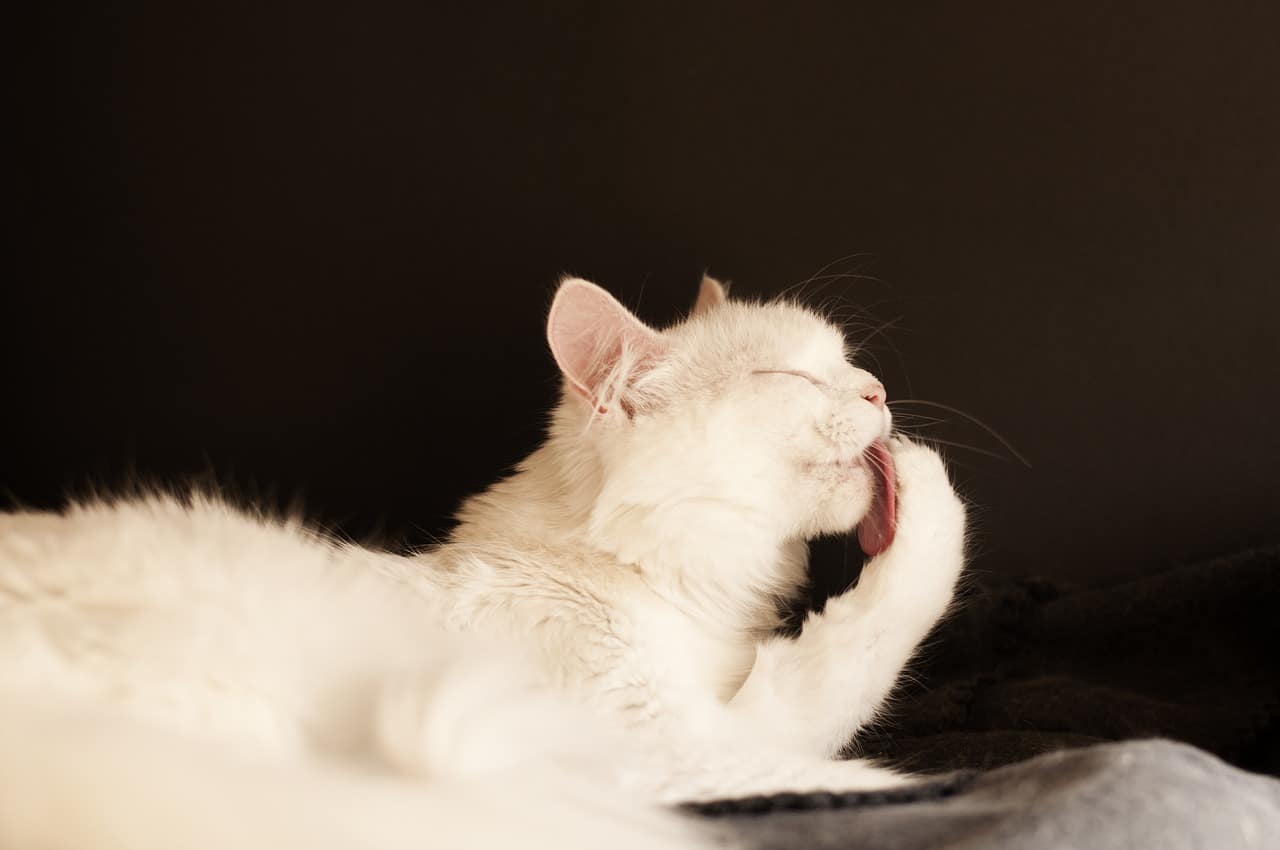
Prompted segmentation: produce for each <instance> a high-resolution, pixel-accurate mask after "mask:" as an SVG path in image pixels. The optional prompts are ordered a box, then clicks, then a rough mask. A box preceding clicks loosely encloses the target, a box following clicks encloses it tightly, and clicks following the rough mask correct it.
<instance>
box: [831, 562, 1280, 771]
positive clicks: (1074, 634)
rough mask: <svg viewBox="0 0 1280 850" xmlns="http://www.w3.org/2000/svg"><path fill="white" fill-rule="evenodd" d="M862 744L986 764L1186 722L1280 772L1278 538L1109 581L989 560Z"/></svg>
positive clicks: (862, 749) (912, 763) (865, 750)
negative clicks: (1048, 576) (1010, 569)
mask: <svg viewBox="0 0 1280 850" xmlns="http://www.w3.org/2000/svg"><path fill="white" fill-rule="evenodd" d="M927 643H928V646H927V648H926V649H925V650H924V651H923V652H922V653H921V658H920V660H919V661H918V662H917V663H916V664H914V665H913V667H912V672H913V676H912V677H911V679H910V681H909V682H908V683H906V684H904V686H903V687H902V688H901V689H900V690H899V692H898V693H897V694H896V696H895V700H894V702H893V705H892V706H891V709H890V711H889V712H888V713H887V717H886V719H885V720H884V721H883V722H881V723H880V724H878V726H876V727H874V728H872V729H869V730H867V731H866V732H864V733H863V734H862V735H861V736H860V738H859V740H858V742H857V745H856V747H854V748H851V753H861V754H862V755H865V756H869V757H874V758H877V759H880V760H882V761H887V762H889V763H892V764H896V765H899V766H901V767H903V768H906V769H909V770H914V771H925V772H930V771H940V770H956V769H965V768H968V769H987V768H992V767H997V766H1000V765H1003V764H1010V763H1012V762H1016V761H1020V760H1023V759H1026V758H1030V757H1031V756H1034V755H1038V754H1040V753H1044V752H1049V751H1052V750H1057V749H1061V748H1063V747H1075V746H1082V745H1087V744H1091V743H1100V742H1104V741H1119V740H1126V739H1132V738H1153V737H1160V738H1173V739H1176V740H1180V741H1185V742H1187V743H1190V744H1194V745H1195V746H1197V747H1200V748H1201V749H1204V750H1208V751H1209V752H1212V753H1214V754H1215V755H1218V756H1219V757H1221V758H1223V759H1225V760H1227V761H1229V762H1231V763H1232V764H1235V765H1237V766H1239V767H1243V768H1246V769H1248V770H1254V771H1259V772H1263V773H1270V774H1273V775H1280V652H1277V651H1276V647H1280V548H1268V549H1260V550H1251V551H1248V552H1243V553H1240V554H1238V555H1235V556H1232V557H1228V558H1219V559H1215V560H1211V561H1207V562H1204V563H1199V564H1191V565H1186V566H1180V567H1176V568H1173V569H1169V570H1166V571H1164V572H1161V573H1158V574H1156V575H1152V576H1148V577H1146V578H1142V579H1138V580H1136V581H1130V582H1125V583H1123V584H1118V585H1115V586H1113V587H1106V588H1088V589H1083V588H1074V587H1071V586H1070V585H1067V584H1064V583H1061V582H1055V581H1049V580H1043V579H1017V578H1009V577H1005V576H1000V575H993V574H990V573H985V574H984V573H982V572H981V571H976V572H974V573H973V574H971V575H970V576H969V577H968V579H967V580H966V583H965V586H964V588H963V589H962V591H961V593H960V599H959V604H958V605H957V608H956V610H955V612H954V613H953V614H952V616H951V617H949V618H948V619H947V620H946V621H945V622H944V623H943V625H942V626H941V627H940V628H939V629H938V630H937V632H935V633H934V635H933V636H932V637H931V638H930V639H929V641H928V642H927Z"/></svg>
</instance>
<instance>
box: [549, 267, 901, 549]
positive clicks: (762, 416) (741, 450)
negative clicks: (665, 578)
mask: <svg viewBox="0 0 1280 850" xmlns="http://www.w3.org/2000/svg"><path fill="white" fill-rule="evenodd" d="M547 338H548V341H549V343H550V346H551V351H552V353H553V354H554V356H555V359H556V362H557V364H558V365H559V366H560V370H561V372H562V374H563V376H564V393H563V397H562V399H561V402H560V405H559V407H558V408H557V411H556V414H555V418H554V425H553V429H554V435H555V439H556V440H557V442H558V443H560V444H561V445H564V446H566V447H567V448H568V452H567V453H566V455H565V463H566V465H568V466H569V467H570V468H568V469H566V470H565V471H564V472H565V474H566V475H568V476H571V477H572V476H590V477H591V478H592V480H593V481H594V484H593V487H592V491H593V492H594V493H595V496H594V504H593V505H591V507H590V511H591V519H590V521H591V524H592V526H593V528H595V529H597V530H600V531H601V532H602V533H603V532H606V531H608V530H609V529H611V528H612V529H615V530H616V529H619V528H621V529H630V530H631V532H632V533H643V534H647V535H651V536H652V535H671V536H673V537H680V536H684V535H688V534H693V533H697V531H698V529H699V528H702V529H705V530H706V531H707V532H712V533H714V532H715V531H717V530H722V531H724V532H729V533H732V531H733V529H734V528H735V527H736V528H741V527H742V526H743V523H744V520H745V521H746V522H748V523H750V524H751V526H752V528H753V529H755V530H756V531H759V532H761V533H763V534H766V535H767V536H769V537H773V538H776V539H779V540H782V539H795V538H799V537H803V538H810V537H814V536H816V535H818V534H823V533H839V532H845V531H848V530H850V529H851V528H853V527H854V526H855V525H858V524H859V523H860V522H863V520H864V518H866V520H867V521H866V523H864V528H861V529H860V536H861V537H862V538H863V543H864V548H869V549H872V550H875V549H879V548H883V547H884V546H887V545H888V541H889V540H890V539H892V527H893V493H892V489H893V472H892V459H891V458H890V457H889V454H888V452H887V450H885V444H884V440H885V439H886V438H887V437H888V435H889V432H890V429H891V426H892V419H891V416H890V413H889V410H888V407H887V406H886V404H885V390H884V387H883V386H882V385H881V383H880V381H879V380H877V379H876V378H875V376H873V375H872V374H870V373H869V372H867V371H865V370H863V369H860V368H858V367H857V366H855V365H853V364H852V363H851V362H850V350H849V347H848V344H847V341H846V340H845V337H844V334H843V332H842V331H841V330H840V328H838V327H836V326H835V325H833V324H831V323H830V322H828V321H827V320H825V319H823V318H822V317H821V316H820V315H818V314H817V313H815V312H813V311H812V310H809V309H807V308H805V307H803V306H800V305H798V304H795V303H791V302H787V301H774V302H768V303H753V302H745V301H737V300H731V299H729V298H727V297H726V293H725V289H724V287H723V286H722V285H721V284H719V283H717V282H716V281H715V280H712V279H710V278H706V279H704V280H703V282H702V286H701V289H700V292H699V295H698V299H697V303H696V304H695V306H694V309H693V310H692V312H691V313H690V315H689V316H688V318H686V319H685V320H684V321H681V322H679V323H677V324H675V325H673V326H672V327H669V328H665V329H661V330H658V329H654V328H651V327H649V326H647V325H646V324H644V323H643V322H642V321H640V319H638V318H637V317H636V316H635V315H633V314H632V313H631V312H630V311H629V310H627V309H626V308H625V307H623V306H622V304H620V303H619V302H618V301H617V300H616V299H614V298H613V297H612V296H611V295H609V294H608V293H607V292H605V291H604V290H603V289H601V288H600V287H598V286H596V285H594V284H592V283H588V282H587V281H584V280H580V279H568V280H565V281H563V282H562V283H561V285H560V288H559V291H558V292H557V293H556V296H555V300H554V302H553V304H552V306H551V312H550V315H549V317H548V321H547ZM886 489H887V490H888V492H885V491H886ZM877 491H879V497H878V500H877ZM886 499H887V505H886V504H884V500H886ZM873 504H874V505H877V506H878V507H877V508H876V509H873ZM886 513H887V515H881V514H886ZM876 523H880V524H881V525H883V526H884V527H882V528H874V527H872V526H874V525H875V524H876Z"/></svg>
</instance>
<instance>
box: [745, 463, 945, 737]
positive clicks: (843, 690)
mask: <svg viewBox="0 0 1280 850" xmlns="http://www.w3.org/2000/svg"><path fill="white" fill-rule="evenodd" d="M891 450H892V452H893V457H894V461H895V465H896V467H897V477H898V526H897V533H896V536H895V538H894V542H893V545H892V546H890V547H889V549H887V550H886V551H885V552H883V553H881V554H880V555H878V556H877V557H875V558H873V559H872V560H871V561H870V562H869V563H868V564H867V565H866V567H865V568H864V569H863V571H862V576H861V578H860V579H859V580H858V583H857V585H856V586H855V587H853V588H852V589H851V590H849V591H847V592H845V593H844V594H842V595H841V596H838V597H835V598H833V599H831V600H830V601H829V602H828V603H827V606H826V609H825V610H824V611H823V612H822V613H821V614H814V615H811V616H810V617H809V618H808V620H807V621H806V622H805V624H804V628H803V630H802V632H801V634H800V635H799V636H798V637H797V638H795V639H776V640H772V641H769V642H766V643H763V644H761V645H760V647H759V648H758V650H757V654H756V661H755V665H754V667H753V668H752V670H751V673H750V675H749V676H748V677H747V680H746V682H745V683H744V684H743V686H742V688H741V689H740V690H739V692H738V693H737V694H736V695H735V696H734V698H733V700H732V702H731V703H730V708H731V710H733V711H734V712H736V713H738V714H739V715H740V716H741V717H742V718H743V719H744V720H746V721H747V723H748V725H749V726H750V727H754V730H755V734H758V735H760V736H763V738H764V739H765V740H771V741H772V742H774V743H775V744H776V745H781V746H784V747H786V748H787V749H789V750H793V751H796V752H799V753H806V754H811V755H815V756H825V757H830V756H832V755H834V754H836V753H837V752H838V751H839V750H840V749H841V748H842V747H843V746H844V745H845V744H847V743H848V741H849V740H850V739H851V738H852V736H853V733H854V732H855V731H857V729H858V728H859V727H861V726H862V725H863V724H865V723H866V722H867V721H869V720H870V719H871V718H872V717H873V716H874V715H875V712H876V710H877V708H878V707H879V706H880V705H881V703H882V702H883V701H884V699H885V697H886V696H887V695H888V693H889V691H890V690H891V689H892V688H893V686H894V684H895V683H896V682H897V679H898V676H899V674H900V673H901V672H902V669H903V667H904V666H905V665H906V663H907V661H908V660H909V659H910V658H911V655H912V653H913V652H914V651H915V649H916V646H917V645H918V644H919V643H920V641H921V640H922V639H923V638H924V637H925V635H927V634H928V633H929V630H930V629H932V628H933V626H934V624H935V623H937V621H938V620H939V619H940V618H941V617H942V615H943V614H944V613H945V611H946V608H947V606H948V604H949V603H950V600H951V596H952V593H953V591H954V588H955V584H956V580H957V578H958V577H959V575H960V572H961V569H962V567H963V565H964V528H965V516H964V505H963V504H962V503H961V501H960V499H959V497H957V496H956V494H955V492H954V491H953V490H952V488H951V484H950V482H949V481H948V479H947V473H946V469H945V468H944V467H943V465H942V460H941V458H939V457H938V455H937V453H936V452H934V451H933V450H932V449H928V448H925V447H924V446H920V445H916V444H914V443H911V442H909V441H906V440H903V439H895V440H894V441H893V443H892V446H891Z"/></svg>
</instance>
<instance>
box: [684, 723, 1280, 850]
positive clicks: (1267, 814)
mask: <svg viewBox="0 0 1280 850" xmlns="http://www.w3.org/2000/svg"><path fill="white" fill-rule="evenodd" d="M707 821H708V823H709V824H710V825H711V826H712V827H713V828H714V829H717V830H722V831H723V832H724V834H726V837H727V838H728V840H729V841H730V842H731V843H734V844H738V845H740V846H742V847H745V848H751V850H783V848H787V850H793V848H804V850H810V848H812V850H819V849H820V848H841V850H850V848H868V850H870V848H876V850H923V848H1029V850H1058V849H1059V848H1061V849H1062V850H1066V848H1080V850H1110V848H1115V850H1121V848H1125V850H1128V848H1147V847H1150V848H1159V850H1181V848H1188V850H1189V849H1190V848H1212V849H1213V850H1230V848H1280V780H1276V779H1273V778H1270V777H1266V776H1261V775H1258V774H1253V773H1248V772H1245V771H1242V770H1238V769H1236V768H1234V767H1231V766H1230V765H1227V764H1225V763H1224V762H1222V761H1220V760H1218V759H1217V758H1216V757H1214V756H1212V755H1209V754H1208V753H1205V752H1203V751H1201V750H1197V749H1195V748H1193V747H1189V746H1187V745H1185V744H1177V743H1174V742H1171V741H1162V740H1155V741H1130V742H1126V743H1118V744H1104V745H1099V746H1093V747H1085V748H1082V749H1075V750H1067V751H1062V752H1054V753H1048V754H1046V755H1042V756H1039V757H1037V758H1034V759H1031V760H1029V761H1025V762H1020V763H1018V764H1013V765H1008V766H1006V767H1002V768H999V769H997V770H992V771H990V772H988V773H983V774H979V775H978V776H977V777H975V778H974V779H973V780H972V781H971V782H969V783H968V784H967V786H966V787H965V788H964V789H963V790H962V791H960V792H958V793H956V794H954V795H952V796H948V797H944V798H941V799H933V800H925V801H921V802H909V803H880V804H864V805H855V806H852V807H849V808H840V809H829V810H822V811H815V810H809V811H769V812H765V813H760V814H735V815H723V816H719V817H714V818H708V819H707Z"/></svg>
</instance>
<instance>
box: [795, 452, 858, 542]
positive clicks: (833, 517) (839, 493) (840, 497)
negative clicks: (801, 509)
mask: <svg viewBox="0 0 1280 850" xmlns="http://www.w3.org/2000/svg"><path fill="white" fill-rule="evenodd" d="M872 496H873V490H872V484H871V476H870V474H869V473H868V472H867V470H866V469H865V468H861V467H859V468H856V469H855V470H853V471H849V472H846V473H844V474H843V478H842V480H841V481H840V482H839V485H838V486H837V487H836V488H835V489H834V490H833V491H832V492H831V493H830V494H829V495H828V496H827V497H826V498H825V499H823V500H822V501H821V502H820V503H819V504H818V506H817V508H816V510H814V511H813V512H812V513H811V514H810V518H809V524H810V528H809V529H808V531H809V534H808V536H810V537H817V536H818V535H822V534H847V533H848V532H850V531H853V529H855V528H856V527H857V526H858V523H860V522H862V520H863V517H865V516H866V515H867V512H868V511H870V510H871V502H872Z"/></svg>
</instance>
